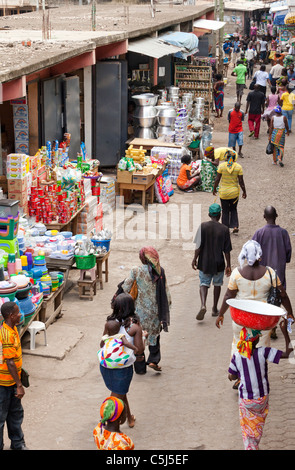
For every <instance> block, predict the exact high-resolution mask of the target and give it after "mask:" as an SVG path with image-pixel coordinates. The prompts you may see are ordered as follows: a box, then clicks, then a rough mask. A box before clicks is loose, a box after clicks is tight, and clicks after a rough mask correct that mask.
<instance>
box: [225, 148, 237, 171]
mask: <svg viewBox="0 0 295 470" xmlns="http://www.w3.org/2000/svg"><path fill="white" fill-rule="evenodd" d="M224 158H225V159H226V160H227V171H228V172H229V173H232V171H233V169H234V166H235V165H234V163H235V161H236V158H237V154H236V152H233V151H232V150H228V151H227V152H225V154H224Z"/></svg>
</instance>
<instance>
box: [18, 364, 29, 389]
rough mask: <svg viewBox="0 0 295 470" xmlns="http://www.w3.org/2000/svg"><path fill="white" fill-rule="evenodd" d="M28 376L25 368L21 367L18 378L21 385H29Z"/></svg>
mask: <svg viewBox="0 0 295 470" xmlns="http://www.w3.org/2000/svg"><path fill="white" fill-rule="evenodd" d="M29 377H30V376H29V373H28V372H27V371H26V369H24V368H22V370H21V376H20V380H21V383H22V384H23V386H24V387H26V388H28V387H29V386H30V382H29Z"/></svg>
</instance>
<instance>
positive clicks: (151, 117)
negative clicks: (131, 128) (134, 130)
mask: <svg viewBox="0 0 295 470" xmlns="http://www.w3.org/2000/svg"><path fill="white" fill-rule="evenodd" d="M156 118H157V109H156V108H155V107H154V106H139V107H137V108H135V110H134V114H133V119H134V124H135V125H137V126H139V127H152V126H154V124H155V123H156Z"/></svg>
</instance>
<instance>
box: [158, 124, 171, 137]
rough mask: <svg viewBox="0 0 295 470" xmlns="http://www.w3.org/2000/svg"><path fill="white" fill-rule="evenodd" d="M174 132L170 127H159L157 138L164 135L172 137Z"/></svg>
mask: <svg viewBox="0 0 295 470" xmlns="http://www.w3.org/2000/svg"><path fill="white" fill-rule="evenodd" d="M171 132H173V129H172V128H171V127H169V126H159V127H158V128H157V136H158V137H161V136H162V135H170V134H171Z"/></svg>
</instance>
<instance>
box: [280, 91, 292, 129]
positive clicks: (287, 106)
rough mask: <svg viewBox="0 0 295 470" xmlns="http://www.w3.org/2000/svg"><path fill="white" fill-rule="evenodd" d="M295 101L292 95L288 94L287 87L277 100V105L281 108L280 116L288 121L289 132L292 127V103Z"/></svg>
mask: <svg viewBox="0 0 295 470" xmlns="http://www.w3.org/2000/svg"><path fill="white" fill-rule="evenodd" d="M294 100H295V95H294V93H290V89H289V88H288V87H287V90H286V91H285V92H284V93H283V94H282V95H281V98H280V99H279V105H280V106H281V107H282V115H283V116H285V117H286V118H287V120H288V126H289V132H291V126H292V117H293V109H294V106H293V101H294Z"/></svg>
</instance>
